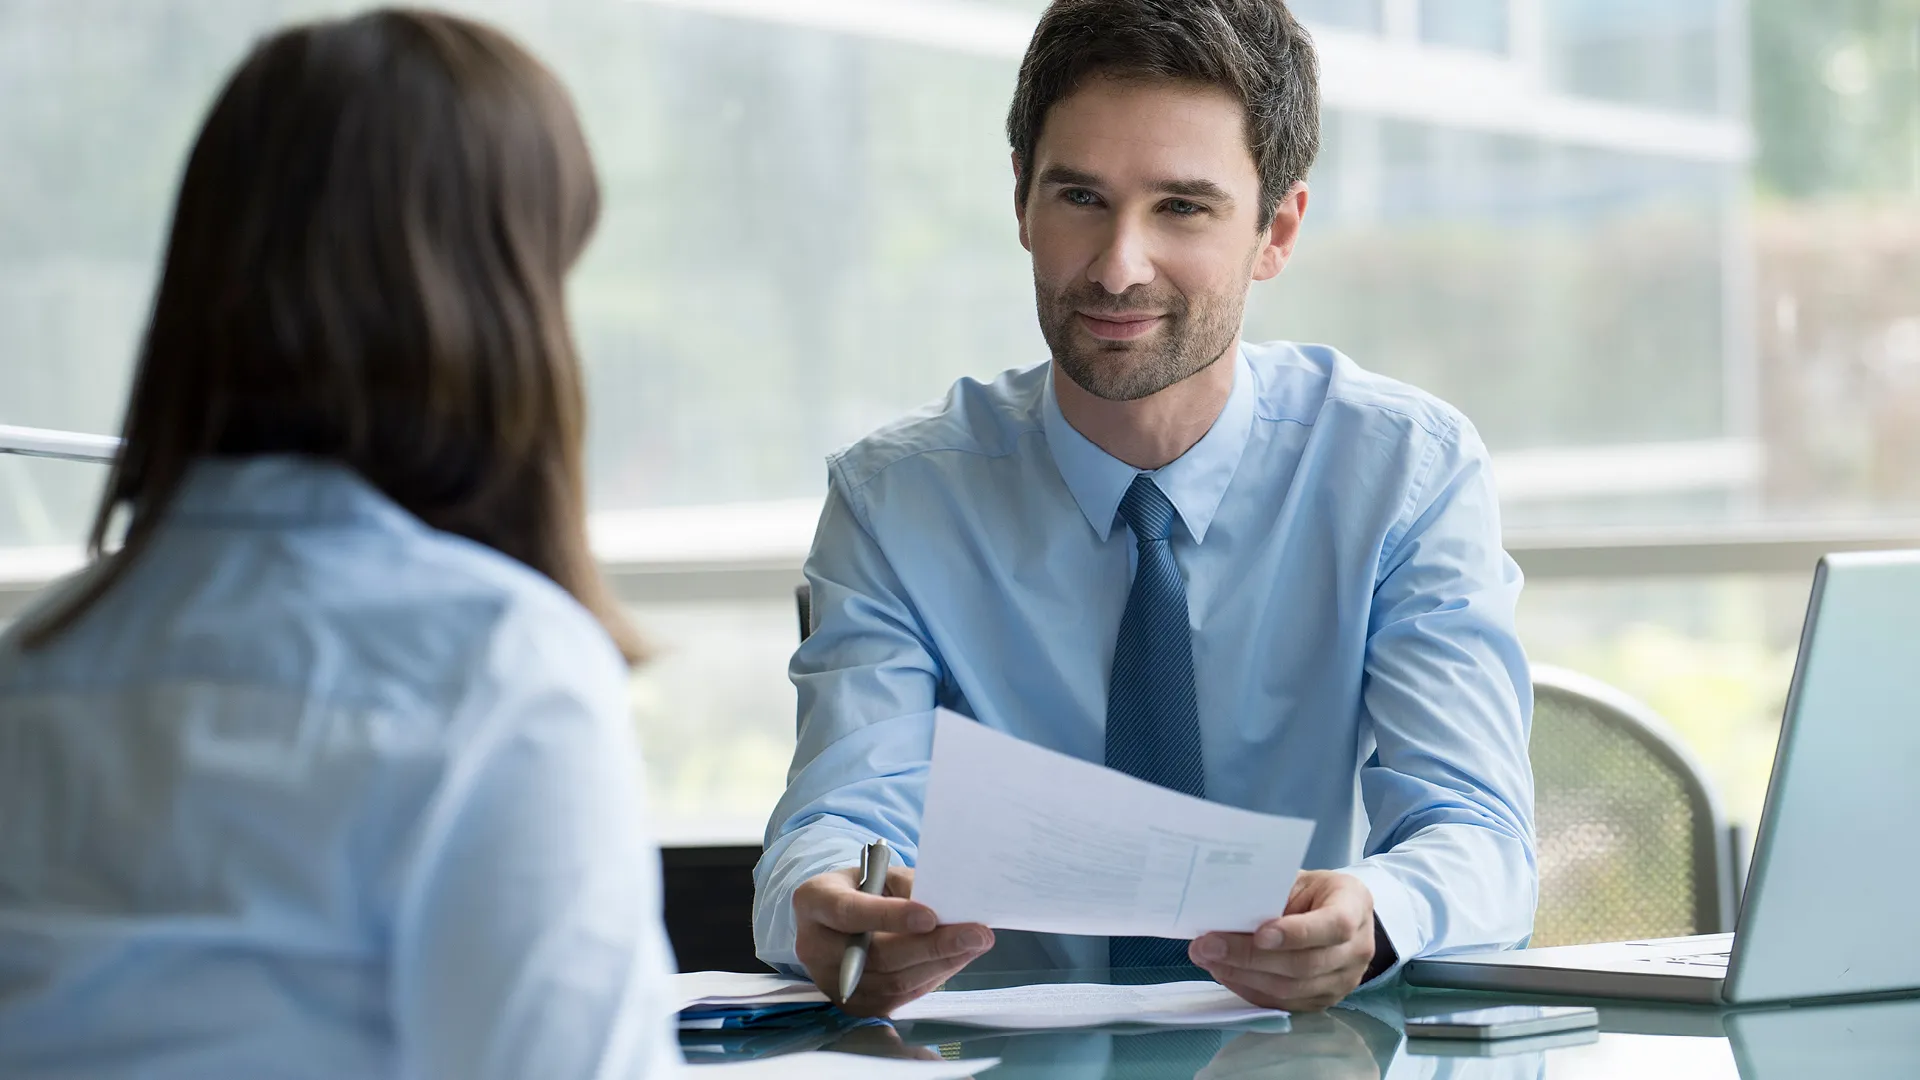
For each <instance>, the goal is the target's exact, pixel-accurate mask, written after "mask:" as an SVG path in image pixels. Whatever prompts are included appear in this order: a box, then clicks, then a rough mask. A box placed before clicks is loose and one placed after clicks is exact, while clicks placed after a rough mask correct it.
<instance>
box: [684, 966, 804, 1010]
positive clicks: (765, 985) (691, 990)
mask: <svg viewBox="0 0 1920 1080" xmlns="http://www.w3.org/2000/svg"><path fill="white" fill-rule="evenodd" d="M672 978H673V993H674V996H675V997H676V998H678V999H679V1005H678V1006H677V1007H678V1008H680V1009H690V1008H694V1007H695V1006H701V1005H740V1006H752V1005H786V1004H797V1003H803V1002H818V1003H821V1004H824V1003H825V1002H826V1000H827V995H825V994H823V993H821V992H820V990H819V988H818V987H816V986H814V985H813V984H812V983H810V982H808V981H807V980H805V979H789V978H787V977H786V976H784V975H775V974H774V973H773V972H771V971H767V972H757V973H756V972H744V971H683V972H681V973H680V974H678V975H674V976H673V977H672Z"/></svg>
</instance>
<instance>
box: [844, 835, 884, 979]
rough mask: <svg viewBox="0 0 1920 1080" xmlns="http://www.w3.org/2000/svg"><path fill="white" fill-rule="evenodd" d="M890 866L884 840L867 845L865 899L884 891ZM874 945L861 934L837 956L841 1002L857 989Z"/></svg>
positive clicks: (870, 937) (862, 868) (863, 864)
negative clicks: (869, 951)
mask: <svg viewBox="0 0 1920 1080" xmlns="http://www.w3.org/2000/svg"><path fill="white" fill-rule="evenodd" d="M892 866H893V849H892V848H890V847H888V846H887V842H886V841H885V840H875V841H874V842H873V843H871V844H868V845H867V849H866V852H865V853H864V854H863V855H862V856H861V858H860V891H861V892H863V893H866V894H867V895H868V896H881V895H883V894H885V893H886V891H887V871H888V869H890V868H891V867H892ZM872 946H873V933H872V932H871V931H862V932H860V933H858V934H855V935H854V936H853V940H852V941H849V942H847V951H846V952H845V953H844V954H843V955H842V956H841V957H840V1003H841V1004H842V1005H844V1004H846V1002H847V999H848V998H850V997H852V996H853V992H854V991H855V990H857V989H859V987H860V976H861V975H862V974H863V973H864V972H865V971H866V970H867V950H868V949H869V948H871V947H872Z"/></svg>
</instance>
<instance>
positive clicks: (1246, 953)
mask: <svg viewBox="0 0 1920 1080" xmlns="http://www.w3.org/2000/svg"><path fill="white" fill-rule="evenodd" d="M1373 947H1374V938H1373V894H1372V893H1370V892H1368V891H1367V887H1366V886H1365V885H1362V884H1361V883H1360V879H1359V878H1356V877H1352V876H1350V875H1347V874H1342V873H1337V872H1335V871H1332V870H1303V871H1301V873H1300V876H1299V877H1298V878H1295V879H1294V883H1293V892H1292V894H1291V895H1289V896H1288V897H1287V906H1286V910H1285V912H1284V913H1283V914H1282V915H1281V916H1280V917H1279V918H1277V919H1270V920H1268V921H1267V922H1265V923H1263V924H1261V926H1260V928H1259V929H1258V930H1256V931H1254V932H1253V933H1251V934H1205V935H1202V936H1201V937H1197V938H1195V939H1194V940H1193V944H1192V945H1190V946H1189V947H1188V949H1187V955H1188V956H1189V957H1190V958H1191V959H1192V960H1193V962H1194V963H1195V964H1198V965H1200V966H1201V967H1202V968H1205V969H1206V971H1207V974H1209V975H1212V976H1213V977H1214V978H1215V979H1217V980H1219V982H1220V984H1221V985H1222V986H1225V987H1226V988H1227V989H1229V990H1231V991H1233V992H1234V993H1236V994H1238V995H1240V996H1241V997H1243V998H1245V999H1247V1000H1248V1001H1250V1002H1252V1003H1253V1004H1255V1005H1259V1006H1263V1007H1265V1008H1269V1009H1289V1010H1293V1011H1296V1012H1317V1011H1319V1010H1321V1009H1325V1008H1329V1007H1331V1006H1332V1005H1334V1004H1336V1003H1338V1002H1339V1001H1340V999H1341V998H1344V997H1346V996H1347V995H1348V994H1350V993H1352V992H1353V989H1354V987H1356V986H1359V985H1360V982H1361V980H1362V979H1363V978H1364V977H1365V975H1366V972H1367V965H1368V964H1369V963H1370V962H1371V961H1372V960H1373Z"/></svg>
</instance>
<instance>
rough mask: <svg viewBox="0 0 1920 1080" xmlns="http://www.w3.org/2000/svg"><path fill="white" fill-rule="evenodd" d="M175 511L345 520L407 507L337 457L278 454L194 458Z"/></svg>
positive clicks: (186, 516) (191, 515) (187, 515)
mask: <svg viewBox="0 0 1920 1080" xmlns="http://www.w3.org/2000/svg"><path fill="white" fill-rule="evenodd" d="M170 513H171V514H175V515H178V516H179V517H180V518H181V519H183V520H192V519H209V518H218V519H222V520H228V521H232V520H262V521H264V520H280V521H304V522H316V523H344V522H350V521H358V520H365V519H368V518H379V517H385V516H388V515H391V514H395V513H402V514H403V513H404V511H401V510H400V508H399V507H398V506H396V505H394V503H393V502H392V501H391V500H389V499H388V498H387V497H386V496H384V495H382V494H381V493H380V492H379V491H378V490H377V489H375V488H374V486H373V485H372V484H369V483H367V481H366V480H364V479H362V478H361V476H360V474H359V473H357V472H355V471H354V470H353V469H352V468H350V467H348V466H346V465H343V464H341V463H339V462H337V461H328V460H325V459H322V458H312V457H296V456H292V455H278V454H273V455H258V456H250V457H207V458H201V459H200V460H198V461H195V462H194V463H193V465H192V466H191V467H190V468H189V469H188V470H187V475H186V476H185V477H184V478H183V479H182V481H181V484H180V490H179V492H178V493H177V494H176V495H175V496H174V500H173V505H172V507H171V508H170Z"/></svg>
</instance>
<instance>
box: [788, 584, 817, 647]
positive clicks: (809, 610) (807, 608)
mask: <svg viewBox="0 0 1920 1080" xmlns="http://www.w3.org/2000/svg"><path fill="white" fill-rule="evenodd" d="M793 606H794V607H795V608H796V609H797V610H798V612H799V615H800V640H801V641H805V640H807V637H808V635H810V634H812V633H813V586H811V585H808V584H806V583H805V582H802V583H800V584H798V585H795V586H794V587H793Z"/></svg>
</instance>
